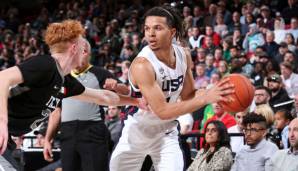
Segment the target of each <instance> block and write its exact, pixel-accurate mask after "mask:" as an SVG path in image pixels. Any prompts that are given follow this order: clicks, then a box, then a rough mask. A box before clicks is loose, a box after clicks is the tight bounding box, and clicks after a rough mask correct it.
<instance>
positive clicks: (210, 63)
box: [205, 53, 216, 78]
mask: <svg viewBox="0 0 298 171" xmlns="http://www.w3.org/2000/svg"><path fill="white" fill-rule="evenodd" d="M205 63H206V68H205V74H206V76H207V77H208V78H210V77H211V74H212V73H213V72H215V70H216V68H215V67H214V66H213V63H214V56H213V55H212V54H210V53H209V54H208V55H207V56H206V61H205Z"/></svg>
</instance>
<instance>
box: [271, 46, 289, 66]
mask: <svg viewBox="0 0 298 171" xmlns="http://www.w3.org/2000/svg"><path fill="white" fill-rule="evenodd" d="M287 51H288V45H287V44H286V43H285V42H281V43H280V44H279V48H278V53H277V54H276V55H275V56H274V61H275V62H277V63H281V62H282V61H283V60H284V55H285V54H286V52H287Z"/></svg>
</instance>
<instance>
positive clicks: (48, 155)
mask: <svg viewBox="0 0 298 171" xmlns="http://www.w3.org/2000/svg"><path fill="white" fill-rule="evenodd" d="M43 157H44V159H45V160H46V161H48V162H52V161H53V160H54V159H53V153H52V143H51V142H50V141H49V140H46V139H45V141H44V147H43Z"/></svg>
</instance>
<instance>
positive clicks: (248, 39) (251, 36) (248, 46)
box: [242, 24, 265, 53]
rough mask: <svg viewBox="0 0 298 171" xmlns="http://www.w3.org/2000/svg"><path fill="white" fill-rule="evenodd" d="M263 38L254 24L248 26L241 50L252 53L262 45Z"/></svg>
mask: <svg viewBox="0 0 298 171" xmlns="http://www.w3.org/2000/svg"><path fill="white" fill-rule="evenodd" d="M264 43H265V41H264V37H263V35H262V33H260V32H259V30H258V28H257V25H256V24H250V25H249V31H248V33H247V34H246V36H245V38H244V40H243V45H242V46H243V49H245V51H246V52H248V53H254V52H255V50H256V48H257V47H258V46H262V45H264Z"/></svg>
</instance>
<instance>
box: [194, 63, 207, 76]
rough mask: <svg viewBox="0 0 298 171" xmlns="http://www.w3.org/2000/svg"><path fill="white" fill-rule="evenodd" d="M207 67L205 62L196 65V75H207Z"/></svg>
mask: <svg viewBox="0 0 298 171" xmlns="http://www.w3.org/2000/svg"><path fill="white" fill-rule="evenodd" d="M205 68H206V65H205V64H201V63H198V64H197V65H196V75H197V76H198V77H203V76H204V75H205Z"/></svg>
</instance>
